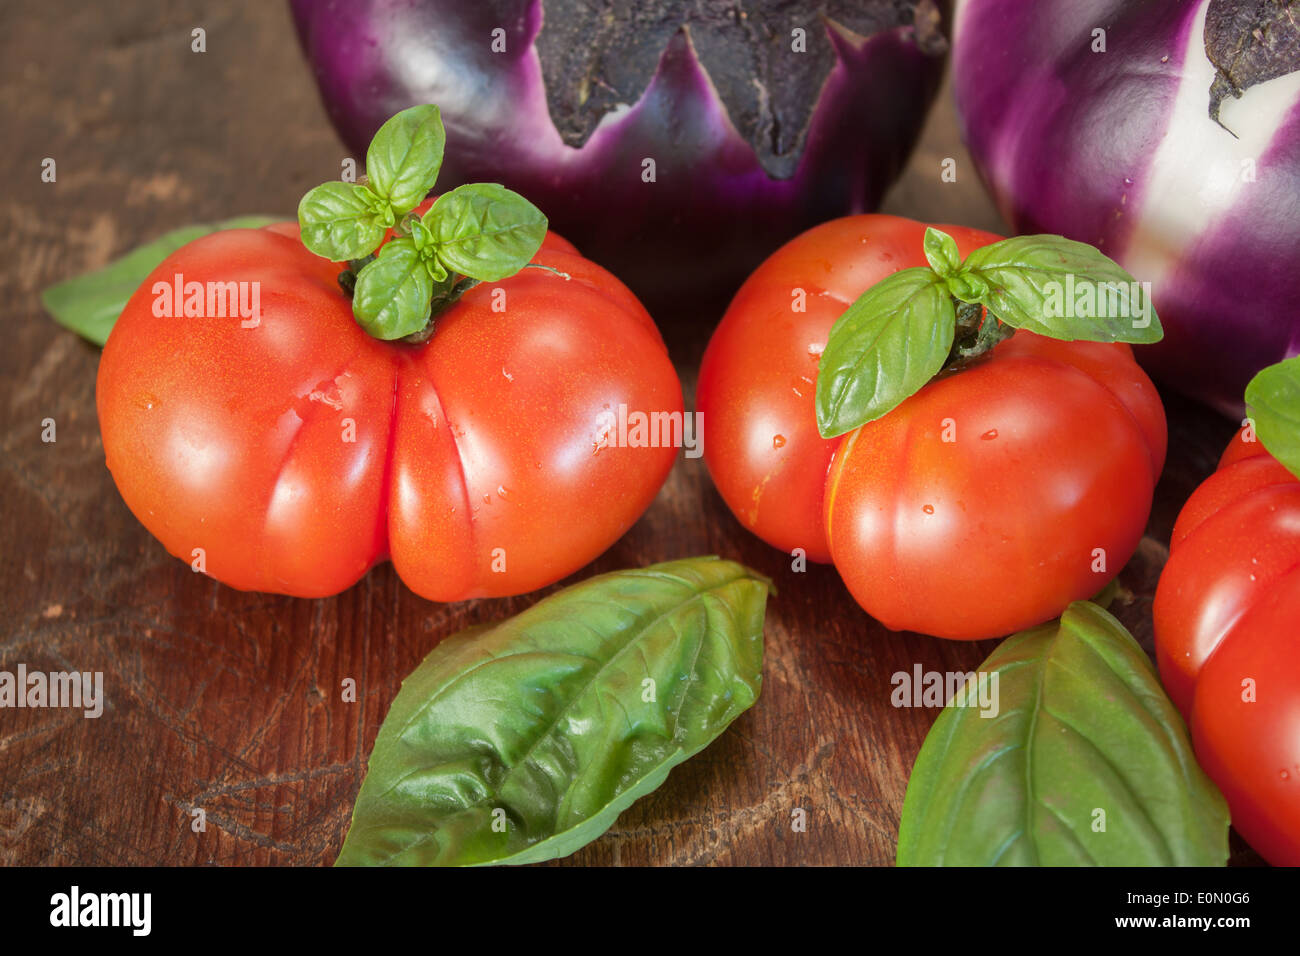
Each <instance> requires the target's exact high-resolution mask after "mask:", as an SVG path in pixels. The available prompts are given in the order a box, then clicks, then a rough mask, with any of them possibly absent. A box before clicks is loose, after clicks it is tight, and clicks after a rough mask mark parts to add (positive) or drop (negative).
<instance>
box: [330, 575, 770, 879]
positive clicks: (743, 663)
mask: <svg viewBox="0 0 1300 956" xmlns="http://www.w3.org/2000/svg"><path fill="white" fill-rule="evenodd" d="M768 589H769V584H768V582H767V580H766V579H764V578H762V577H760V576H759V575H757V574H755V573H754V572H752V571H750V570H748V569H747V568H745V567H742V566H741V565H739V564H735V563H733V562H730V561H720V560H718V559H717V558H691V559H686V560H682V561H672V562H668V563H665V564H657V565H653V566H651V567H648V568H644V569H640V570H632V571H618V572H615V573H612V574H604V575H601V576H599V577H595V578H591V579H589V580H587V581H584V582H582V583H580V584H576V585H573V586H571V587H568V588H565V589H564V590H562V591H559V592H557V593H555V594H553V595H551V596H550V597H547V598H545V599H543V600H542V601H539V602H538V603H537V604H535V605H533V606H532V607H531V608H529V609H528V610H526V611H524V612H523V613H522V614H519V615H518V616H516V617H514V618H511V619H509V620H507V621H503V622H501V623H499V624H497V625H495V626H492V627H487V628H479V629H476V630H474V631H472V632H463V633H461V634H458V635H456V636H454V637H451V638H448V639H447V640H445V641H443V642H442V643H441V644H439V645H438V646H437V647H436V648H434V650H433V651H432V653H430V654H429V656H428V657H426V658H425V659H424V661H423V662H422V663H421V664H420V666H419V667H418V668H416V670H415V672H414V673H412V674H411V675H410V676H409V677H407V678H406V680H405V681H403V682H402V689H401V690H400V691H399V692H398V694H397V697H396V699H394V701H393V705H392V707H391V708H390V709H389V711H388V716H387V717H385V718H384V722H383V725H382V726H381V727H380V728H379V735H378V737H377V738H376V739H375V747H374V750H373V752H372V753H371V755H370V764H369V768H368V770H367V772H366V777H365V780H364V781H363V782H362V784H361V791H360V793H359V794H358V795H357V802H356V806H355V808H354V810H353V814H352V826H351V828H350V829H349V830H348V835H347V839H346V841H345V842H344V844H343V850H342V852H341V853H340V855H339V858H338V860H337V864H338V865H373V864H400V865H466V864H484V863H511V864H515V863H535V862H538V861H541V860H548V859H553V858H555V857H559V856H566V855H568V854H570V853H572V852H574V851H575V850H577V849H579V848H580V847H582V846H585V845H586V844H587V843H590V842H591V841H592V840H594V839H596V837H598V836H600V835H601V834H602V833H604V832H605V830H607V829H608V828H609V827H610V826H611V825H612V824H613V822H614V820H615V819H616V818H617V817H618V815H619V813H621V812H622V811H623V810H624V809H626V808H627V807H628V806H630V805H631V804H632V803H633V802H634V801H635V800H637V799H638V798H639V797H641V796H643V795H644V794H646V793H649V792H650V791H651V790H654V789H655V788H656V787H658V786H659V785H660V784H661V783H663V781H664V779H665V778H666V777H667V775H668V772H669V771H670V770H671V769H672V768H673V767H674V766H676V765H677V764H679V763H681V762H682V761H684V760H686V759H687V758H689V757H690V756H692V755H693V754H695V753H697V752H699V751H700V750H702V749H703V748H704V747H706V746H708V744H709V743H711V742H712V741H713V740H714V739H715V738H716V737H717V736H718V735H719V734H720V733H722V731H723V730H724V729H726V727H727V725H728V724H730V723H731V722H732V721H733V720H735V719H736V717H737V716H739V715H740V714H741V713H742V712H744V711H745V710H746V709H748V708H749V707H750V706H751V705H752V704H753V703H754V701H755V700H756V699H757V697H758V694H759V686H760V682H761V680H762V667H763V616H764V610H765V606H766V601H767V594H768Z"/></svg>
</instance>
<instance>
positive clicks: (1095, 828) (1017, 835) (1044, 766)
mask: <svg viewBox="0 0 1300 956" xmlns="http://www.w3.org/2000/svg"><path fill="white" fill-rule="evenodd" d="M1227 857H1228V807H1227V804H1226V803H1225V802H1224V799H1223V796H1222V795H1221V794H1220V793H1219V791H1218V789H1217V788H1216V787H1215V786H1214V784H1213V783H1212V782H1211V781H1210V779H1209V777H1207V776H1206V775H1205V772H1204V771H1202V770H1201V768H1200V767H1199V766H1197V763H1196V760H1195V758H1194V756H1193V754H1192V744H1191V740H1190V738H1189V736H1188V733H1187V727H1186V725H1184V723H1183V720H1182V718H1181V717H1180V716H1179V714H1178V711H1177V709H1175V707H1174V705H1173V704H1172V703H1171V702H1170V701H1169V698H1168V697H1167V696H1166V695H1165V693H1164V691H1163V690H1162V689H1161V687H1160V682H1159V680H1158V679H1157V677H1156V674H1155V670H1154V668H1153V667H1152V666H1151V661H1150V659H1149V658H1148V657H1147V656H1146V654H1145V653H1144V652H1143V651H1142V649H1141V647H1139V646H1138V643H1137V641H1135V640H1134V639H1133V637H1132V636H1131V635H1130V634H1129V633H1128V631H1127V630H1125V628H1124V626H1123V625H1122V624H1120V622H1119V621H1117V620H1116V619H1115V618H1114V617H1112V616H1111V615H1110V614H1109V613H1107V612H1106V611H1104V610H1102V609H1101V608H1100V607H1098V606H1097V605H1095V604H1091V603H1089V602H1087V601H1076V602H1075V603H1073V604H1071V605H1070V606H1069V607H1068V608H1066V610H1065V613H1064V614H1063V615H1061V618H1060V620H1059V621H1053V622H1051V623H1049V624H1044V625H1042V626H1040V627H1036V628H1033V629H1031V630H1028V631H1023V632H1021V633H1019V634H1017V635H1015V636H1014V637H1010V638H1008V639H1007V640H1006V641H1004V642H1003V643H1002V644H1001V645H1000V646H999V647H998V648H997V649H996V650H995V651H994V652H993V653H992V655H990V656H989V658H988V660H986V661H985V662H984V663H983V664H982V665H980V668H979V669H978V670H977V671H976V677H975V684H974V685H972V684H971V683H970V682H969V681H968V683H967V685H966V686H965V687H964V688H963V689H962V690H961V691H959V692H958V695H956V696H954V698H953V700H952V701H951V702H950V703H949V704H948V706H947V707H945V708H944V710H943V712H942V713H941V714H940V715H939V718H938V720H936V721H935V723H934V726H933V727H932V728H931V729H930V733H929V734H928V735H927V736H926V738H925V743H924V744H922V746H921V752H920V754H919V755H918V756H917V758H916V765H915V766H914V767H913V768H912V776H911V779H910V780H909V781H908V784H907V794H906V796H905V797H904V798H903V812H902V818H901V820H900V823H899V831H898V864H899V865H900V866H994V865H1002V866H1005V865H1021V866H1025V865H1029V866H1035V865H1041V866H1076V865H1081V864H1099V865H1104V866H1223V865H1224V863H1225V862H1226V861H1227Z"/></svg>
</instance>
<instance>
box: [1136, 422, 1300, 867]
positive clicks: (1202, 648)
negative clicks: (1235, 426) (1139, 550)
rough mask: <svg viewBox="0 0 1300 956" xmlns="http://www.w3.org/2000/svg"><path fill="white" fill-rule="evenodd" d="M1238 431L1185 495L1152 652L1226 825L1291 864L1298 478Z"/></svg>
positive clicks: (1298, 795) (1298, 785) (1299, 713)
mask: <svg viewBox="0 0 1300 956" xmlns="http://www.w3.org/2000/svg"><path fill="white" fill-rule="evenodd" d="M1250 437H1252V436H1250V434H1249V433H1248V432H1246V430H1245V429H1243V430H1242V431H1241V432H1239V433H1238V435H1237V437H1236V438H1234V439H1233V441H1232V442H1231V443H1230V444H1229V445H1228V448H1227V450H1226V451H1225V452H1224V455H1223V458H1222V460H1221V461H1220V462H1219V469H1218V471H1216V472H1215V473H1214V474H1213V475H1211V476H1210V477H1209V478H1207V479H1206V480H1205V482H1204V483H1203V484H1202V485H1201V486H1200V487H1199V488H1197V489H1196V491H1195V493H1193V494H1192V496H1191V497H1190V498H1189V499H1188V500H1187V504H1186V505H1184V506H1183V510H1182V512H1181V513H1180V514H1179V516H1178V521H1177V523H1176V524H1175V525H1174V532H1173V537H1172V540H1171V542H1170V546H1169V561H1168V563H1167V564H1166V565H1165V569H1164V572H1163V573H1162V574H1161V577H1160V584H1159V586H1158V587H1157V588H1156V598H1155V604H1154V606H1153V614H1154V617H1155V636H1156V662H1157V663H1158V664H1159V667H1160V677H1161V679H1162V680H1163V682H1164V685H1165V688H1166V689H1167V690H1168V691H1169V696H1170V697H1171V698H1172V699H1173V701H1174V703H1176V704H1177V705H1178V707H1179V709H1181V710H1182V712H1183V715H1184V716H1186V717H1187V718H1188V723H1189V724H1190V726H1191V731H1192V742H1193V744H1194V745H1195V747H1196V756H1197V759H1198V760H1199V761H1200V763H1201V766H1202V767H1204V768H1205V771H1206V773H1208V774H1209V775H1210V777H1211V778H1212V779H1213V780H1214V782H1215V783H1216V784H1218V786H1219V789H1220V790H1222V791H1223V795H1224V796H1225V797H1226V798H1227V800H1228V806H1229V807H1230V808H1231V810H1232V823H1233V826H1235V827H1236V828H1237V830H1238V831H1239V832H1240V833H1241V835H1242V836H1243V837H1245V838H1246V840H1247V841H1248V842H1249V843H1250V845H1251V846H1253V847H1254V848H1255V849H1256V850H1257V851H1258V852H1259V853H1260V854H1261V855H1262V856H1263V857H1264V858H1265V859H1267V860H1268V861H1269V862H1270V863H1275V864H1280V865H1286V866H1300V623H1298V622H1300V481H1297V480H1296V477H1295V476H1294V475H1292V474H1291V473H1290V472H1289V471H1287V470H1286V468H1284V467H1283V466H1282V465H1281V464H1280V463H1279V462H1278V461H1277V460H1276V459H1274V458H1273V456H1272V455H1270V454H1268V452H1267V451H1265V450H1264V446H1263V445H1261V444H1260V443H1259V442H1258V441H1250V440H1247V439H1248V438H1250Z"/></svg>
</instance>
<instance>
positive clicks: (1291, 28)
mask: <svg viewBox="0 0 1300 956" xmlns="http://www.w3.org/2000/svg"><path fill="white" fill-rule="evenodd" d="M1298 19H1300V3H1297V2H1295V0H1290V2H1284V0H1034V2H1032V3H1031V2H1026V0H963V2H962V3H961V4H960V5H959V7H958V10H957V17H956V27H955V30H956V37H955V42H954V50H953V81H954V86H955V91H956V97H957V107H958V112H959V115H960V117H961V121H962V124H963V132H964V135H965V139H966V142H967V145H968V146H969V147H970V151H971V154H972V156H973V157H974V159H975V162H976V164H977V166H978V167H979V169H980V173H981V175H982V176H983V178H984V180H985V182H986V183H987V185H988V187H989V189H990V190H991V192H992V194H993V196H994V198H995V200H996V201H997V203H998V206H999V208H1000V209H1001V211H1002V213H1003V215H1005V216H1006V218H1007V220H1008V222H1010V223H1011V225H1012V227H1013V229H1015V230H1016V231H1017V232H1023V233H1037V232H1051V233H1060V234H1062V235H1066V236H1069V237H1070V238H1072V239H1078V240H1080V241H1082V242H1087V243H1091V244H1092V245H1095V246H1097V247H1098V248H1100V249H1101V250H1102V251H1103V252H1105V253H1107V254H1108V255H1110V256H1111V257H1112V258H1114V259H1116V260H1118V261H1119V262H1120V263H1121V264H1122V265H1124V266H1125V267H1126V268H1127V269H1128V270H1129V271H1130V272H1131V273H1133V274H1134V276H1135V277H1136V278H1138V279H1139V280H1142V281H1147V282H1150V283H1151V287H1150V288H1151V292H1152V297H1153V301H1154V303H1155V306H1156V309H1157V311H1158V312H1159V314H1160V319H1161V322H1162V324H1163V325H1164V329H1165V339H1164V341H1163V342H1161V343H1159V344H1158V345H1155V346H1148V347H1144V348H1142V349H1140V350H1139V351H1140V353H1141V356H1140V357H1141V359H1142V360H1143V362H1144V364H1146V366H1147V367H1148V369H1149V370H1150V371H1151V373H1152V375H1153V376H1154V377H1155V378H1156V379H1157V380H1158V381H1161V382H1162V383H1164V384H1166V385H1169V386H1170V387H1172V388H1174V389H1176V390H1179V391H1182V392H1184V393H1186V394H1190V395H1192V396H1194V397H1196V398H1199V399H1201V400H1204V401H1206V402H1209V403H1210V404H1213V405H1215V406H1216V407H1218V408H1220V409H1222V410H1223V411H1225V412H1228V413H1230V414H1234V415H1236V414H1239V413H1240V411H1241V395H1242V391H1243V389H1244V388H1245V386H1246V382H1247V381H1248V380H1249V379H1250V378H1251V376H1252V375H1254V373H1255V372H1257V371H1259V370H1260V369H1261V368H1263V367H1264V366H1266V365H1270V364H1272V363H1274V362H1276V361H1279V360H1280V359H1283V358H1286V357H1288V356H1291V355H1294V354H1296V352H1297V350H1298V349H1300V72H1297V71H1300V30H1298V28H1297V24H1296V20H1298Z"/></svg>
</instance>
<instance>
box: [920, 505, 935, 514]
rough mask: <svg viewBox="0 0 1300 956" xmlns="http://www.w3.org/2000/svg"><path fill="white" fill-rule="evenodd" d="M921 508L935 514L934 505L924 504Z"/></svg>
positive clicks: (927, 512)
mask: <svg viewBox="0 0 1300 956" xmlns="http://www.w3.org/2000/svg"><path fill="white" fill-rule="evenodd" d="M921 510H922V511H924V512H925V513H926V514H928V515H932V514H934V505H922V506H921Z"/></svg>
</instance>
